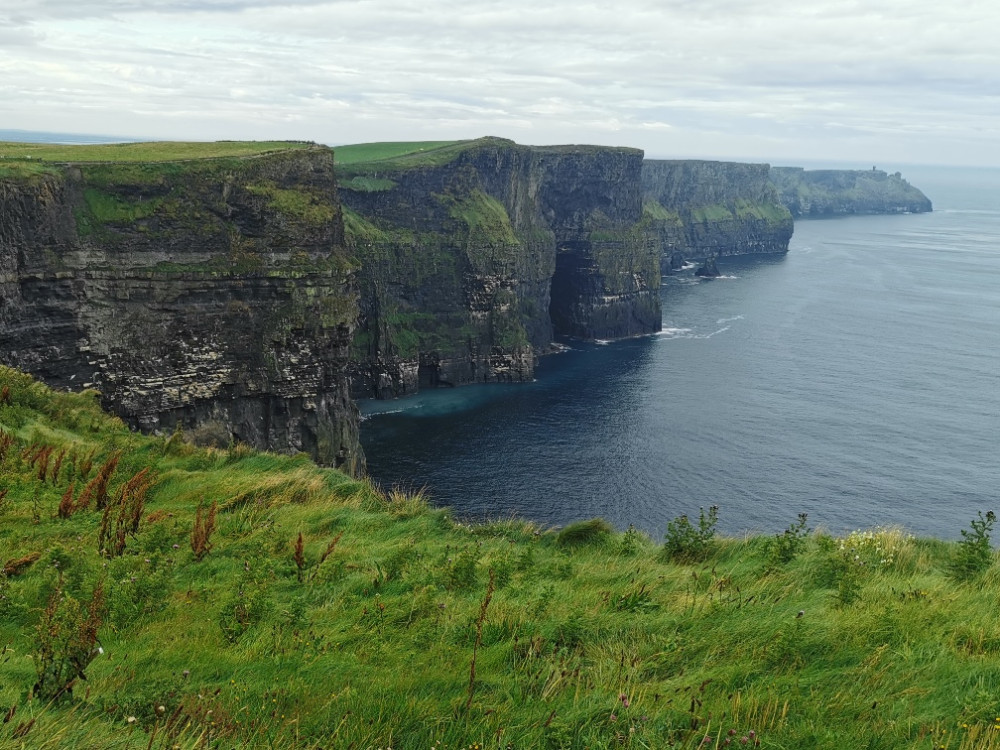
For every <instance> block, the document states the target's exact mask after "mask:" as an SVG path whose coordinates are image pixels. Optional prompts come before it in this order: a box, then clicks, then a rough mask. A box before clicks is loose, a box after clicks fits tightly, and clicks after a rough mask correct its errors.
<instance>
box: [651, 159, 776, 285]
mask: <svg viewBox="0 0 1000 750" xmlns="http://www.w3.org/2000/svg"><path fill="white" fill-rule="evenodd" d="M769 169H770V168H769V167H768V165H766V164H741V163H736V162H718V161H665V160H653V159H647V160H646V161H645V162H644V163H643V167H642V197H643V208H644V211H645V213H646V215H647V217H649V219H650V220H651V221H652V222H653V223H654V226H655V227H656V230H657V232H658V234H659V239H660V245H661V251H662V253H661V259H662V260H661V263H662V270H663V272H664V273H669V272H670V271H671V269H672V267H676V265H677V256H678V255H680V256H683V257H685V258H706V257H709V256H715V257H719V256H726V255H744V254H749V253H786V252H788V242H789V240H790V239H791V236H792V229H793V227H792V216H791V214H790V213H789V212H788V210H787V209H786V208H785V207H784V206H782V205H781V203H780V202H779V200H778V196H777V193H776V191H775V189H774V186H773V185H772V184H771V183H770V181H769V179H768V174H769Z"/></svg>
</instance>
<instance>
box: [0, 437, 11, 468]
mask: <svg viewBox="0 0 1000 750" xmlns="http://www.w3.org/2000/svg"><path fill="white" fill-rule="evenodd" d="M13 444H14V436H13V435H10V434H8V433H6V432H4V431H3V430H0V463H3V462H4V461H5V460H6V459H7V453H9V452H10V447H11V446H12V445H13Z"/></svg>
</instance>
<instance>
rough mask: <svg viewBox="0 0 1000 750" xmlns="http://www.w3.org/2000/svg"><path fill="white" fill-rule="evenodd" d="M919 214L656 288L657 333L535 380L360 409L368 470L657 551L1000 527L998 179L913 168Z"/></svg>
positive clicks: (798, 230)
mask: <svg viewBox="0 0 1000 750" xmlns="http://www.w3.org/2000/svg"><path fill="white" fill-rule="evenodd" d="M904 177H906V178H908V179H909V180H910V181H911V182H912V183H913V184H914V185H917V186H918V187H920V188H921V189H922V190H923V191H924V192H925V193H926V194H927V195H928V197H930V198H931V200H932V201H933V202H934V208H935V210H934V212H933V213H930V214H920V215H905V216H859V217H848V218H839V219H829V220H811V221H799V222H797V223H796V227H795V234H794V237H793V238H792V243H791V249H790V251H789V253H788V254H787V255H786V256H768V257H757V258H743V259H724V260H723V261H721V262H720V264H719V265H720V269H721V270H722V271H723V273H724V277H723V278H721V279H714V280H701V279H697V278H695V277H694V276H692V275H690V272H688V274H682V275H679V276H672V277H668V278H665V279H664V283H663V288H662V299H663V328H664V330H663V332H662V333H661V334H660V335H656V336H649V337H645V338H640V339H632V340H628V341H621V342H614V343H609V344H606V345H601V344H591V343H580V342H570V347H571V348H570V349H569V350H568V351H566V352H564V353H561V354H555V355H551V356H548V357H545V358H543V360H542V362H541V364H540V365H539V367H538V370H537V379H536V380H535V382H532V383H526V384H520V385H505V386H497V385H492V386H465V387H461V388H456V389H448V390H437V391H431V392H426V393H422V394H420V395H418V396H416V397H412V398H407V399H400V400H397V401H389V402H386V401H382V402H376V401H371V402H363V403H362V413H363V415H364V416H365V421H364V422H363V424H362V443H363V445H364V448H365V451H366V453H367V457H368V468H369V471H370V473H371V475H372V476H373V478H375V479H376V480H377V481H379V482H380V483H382V484H383V485H387V486H391V485H400V486H402V487H405V488H411V489H418V488H421V487H424V488H426V491H427V492H428V494H429V495H430V497H431V499H432V501H433V502H435V503H437V504H441V505H448V506H451V507H452V508H453V509H454V510H455V512H456V514H457V515H459V516H460V517H464V518H467V519H470V520H478V519H484V518H494V519H495V518H507V517H510V516H513V515H516V516H521V517H524V518H527V519H530V520H532V521H535V522H537V523H540V524H542V525H545V526H550V525H552V526H555V525H563V524H566V523H568V522H571V521H574V520H578V519H583V518H590V517H594V516H602V517H604V518H606V519H608V520H609V521H611V522H612V523H613V524H615V525H616V526H617V527H619V528H625V527H627V526H628V525H629V524H634V525H635V526H636V527H638V528H641V529H644V530H645V531H647V532H649V533H650V534H652V535H653V536H654V538H660V537H662V534H663V532H664V530H665V528H666V524H667V522H668V521H669V520H670V519H672V518H674V517H675V516H677V515H679V514H682V513H695V514H696V513H697V512H698V509H699V507H706V508H707V507H708V506H710V505H718V506H719V528H720V529H721V530H722V531H725V532H727V533H732V534H737V533H742V532H744V531H750V532H765V533H773V532H777V531H780V530H782V529H784V528H785V527H786V526H788V524H789V523H791V522H792V521H794V520H795V518H796V515H797V514H798V513H802V512H805V513H808V515H809V521H810V525H812V526H822V527H825V528H827V529H829V530H830V531H833V532H836V533H841V532H844V531H848V530H852V529H857V528H867V527H871V526H876V525H901V526H903V527H905V528H906V529H908V530H910V531H912V532H913V533H916V534H927V535H934V536H939V537H944V538H956V537H958V536H959V530H960V529H962V528H964V527H967V525H968V521H969V520H970V519H971V518H972V517H974V516H975V514H976V511H978V510H983V511H985V510H989V509H993V510H997V511H1000V450H998V448H1000V170H989V169H964V168H962V169H959V168H944V167H933V168H932V167H911V168H909V169H906V170H904Z"/></svg>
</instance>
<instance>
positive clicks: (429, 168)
mask: <svg viewBox="0 0 1000 750" xmlns="http://www.w3.org/2000/svg"><path fill="white" fill-rule="evenodd" d="M641 164H642V152H641V151H637V150H635V149H616V148H599V147H575V146H567V147H550V148H535V147H527V146H519V145H517V144H514V143H513V142H511V141H506V140H502V139H497V138H484V139H480V140H478V141H472V142H466V143H462V144H456V145H455V146H453V147H449V148H444V149H438V150H436V151H435V152H433V153H432V154H424V155H421V154H413V155H409V156H408V157H406V158H400V159H391V160H385V161H378V162H372V163H365V164H360V165H345V166H344V167H343V168H339V173H340V176H341V183H340V187H341V191H340V194H341V199H342V201H343V203H344V207H345V227H346V232H347V242H348V245H349V246H350V247H351V248H352V249H353V251H354V253H355V255H356V257H357V258H358V259H359V261H360V263H361V271H360V274H359V281H360V286H361V318H360V322H359V333H358V335H357V337H356V339H355V346H354V363H355V366H354V370H353V386H354V393H355V394H356V395H357V396H359V397H363V396H375V397H379V398H388V397H393V396H398V395H402V394H405V393H412V392H414V391H416V390H418V389H419V388H421V387H433V386H439V385H457V384H460V383H469V382H498V381H521V380H528V379H530V378H531V377H532V376H533V371H534V363H535V357H536V356H537V354H539V353H540V352H543V351H545V350H547V349H548V348H549V347H550V346H551V342H552V339H553V336H554V335H556V334H559V335H567V336H576V337H581V338H590V339H594V338H620V337H624V336H631V335H637V334H642V333H649V332H652V331H656V330H658V329H659V326H660V307H659V268H658V255H659V252H658V249H657V246H656V237H655V235H654V234H653V233H651V232H650V231H649V222H648V220H645V219H644V218H643V214H642V205H641V197H640V193H639V174H640V170H641Z"/></svg>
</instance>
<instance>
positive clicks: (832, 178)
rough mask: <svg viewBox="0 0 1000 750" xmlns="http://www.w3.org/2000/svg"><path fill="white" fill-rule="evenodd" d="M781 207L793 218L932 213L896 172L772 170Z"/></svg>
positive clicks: (922, 197)
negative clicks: (785, 207)
mask: <svg viewBox="0 0 1000 750" xmlns="http://www.w3.org/2000/svg"><path fill="white" fill-rule="evenodd" d="M770 178H771V181H772V182H773V183H774V185H775V186H776V187H777V189H778V194H779V197H780V199H781V202H782V204H783V205H785V206H787V208H788V210H789V211H791V212H792V215H793V216H796V217H800V216H801V217H817V216H842V215H845V214H904V213H923V212H926V211H930V210H932V206H931V202H930V201H929V200H928V199H927V196H926V195H924V194H923V193H922V192H921V191H919V190H918V189H917V188H915V187H913V186H912V185H910V183H908V182H907V181H906V180H904V179H903V177H902V175H900V173H899V172H896V173H895V174H891V175H890V174H886V173H885V172H883V171H881V170H876V169H872V170H871V171H868V170H847V169H815V170H804V169H802V168H800V167H771V175H770Z"/></svg>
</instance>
